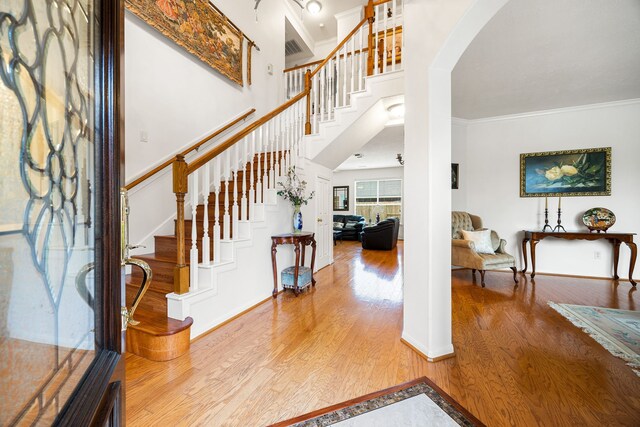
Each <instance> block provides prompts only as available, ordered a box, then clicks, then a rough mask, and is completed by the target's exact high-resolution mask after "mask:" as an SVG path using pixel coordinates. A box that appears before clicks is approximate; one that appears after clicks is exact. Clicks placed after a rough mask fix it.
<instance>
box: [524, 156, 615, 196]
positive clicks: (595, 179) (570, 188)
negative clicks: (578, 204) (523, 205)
mask: <svg viewBox="0 0 640 427" xmlns="http://www.w3.org/2000/svg"><path fill="white" fill-rule="evenodd" d="M610 195H611V147H604V148H584V149H577V150H562V151H545V152H540V153H525V154H520V197H545V196H547V197H558V196H569V197H571V196H610Z"/></svg>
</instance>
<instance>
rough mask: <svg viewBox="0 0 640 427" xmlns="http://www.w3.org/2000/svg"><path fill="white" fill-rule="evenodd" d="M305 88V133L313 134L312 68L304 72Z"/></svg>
mask: <svg viewBox="0 0 640 427" xmlns="http://www.w3.org/2000/svg"><path fill="white" fill-rule="evenodd" d="M304 90H305V92H307V118H306V121H305V122H304V134H305V135H311V70H307V71H306V72H305V73H304Z"/></svg>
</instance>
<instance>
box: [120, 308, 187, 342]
mask: <svg viewBox="0 0 640 427" xmlns="http://www.w3.org/2000/svg"><path fill="white" fill-rule="evenodd" d="M133 318H134V319H135V320H137V321H138V322H140V324H139V325H129V328H130V329H135V330H137V331H140V332H144V333H146V334H149V335H154V336H166V335H174V334H177V333H179V332H182V331H184V330H185V329H187V328H189V327H190V326H191V325H192V324H193V319H192V318H191V317H187V318H186V319H184V320H176V319H171V318H169V317H167V316H166V314H162V313H157V312H151V311H148V310H145V309H143V308H140V309H138V310H136V312H135V313H134V315H133Z"/></svg>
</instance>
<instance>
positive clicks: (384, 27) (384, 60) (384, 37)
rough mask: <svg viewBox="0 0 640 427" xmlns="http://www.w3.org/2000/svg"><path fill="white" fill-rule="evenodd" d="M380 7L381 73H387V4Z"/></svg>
mask: <svg viewBox="0 0 640 427" xmlns="http://www.w3.org/2000/svg"><path fill="white" fill-rule="evenodd" d="M381 6H382V15H384V22H383V23H382V40H383V41H382V43H383V44H382V47H383V48H384V51H383V53H382V72H383V73H386V72H387V62H388V61H389V59H390V58H389V46H387V44H388V41H387V30H388V29H389V18H388V16H389V15H387V12H386V9H387V3H385V4H383V5H381Z"/></svg>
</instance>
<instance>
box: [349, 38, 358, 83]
mask: <svg viewBox="0 0 640 427" xmlns="http://www.w3.org/2000/svg"><path fill="white" fill-rule="evenodd" d="M349 70H350V71H351V79H350V80H351V81H350V88H351V89H350V91H351V92H355V90H356V88H355V86H354V84H355V77H356V38H355V36H354V37H352V38H351V66H350V67H349Z"/></svg>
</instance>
